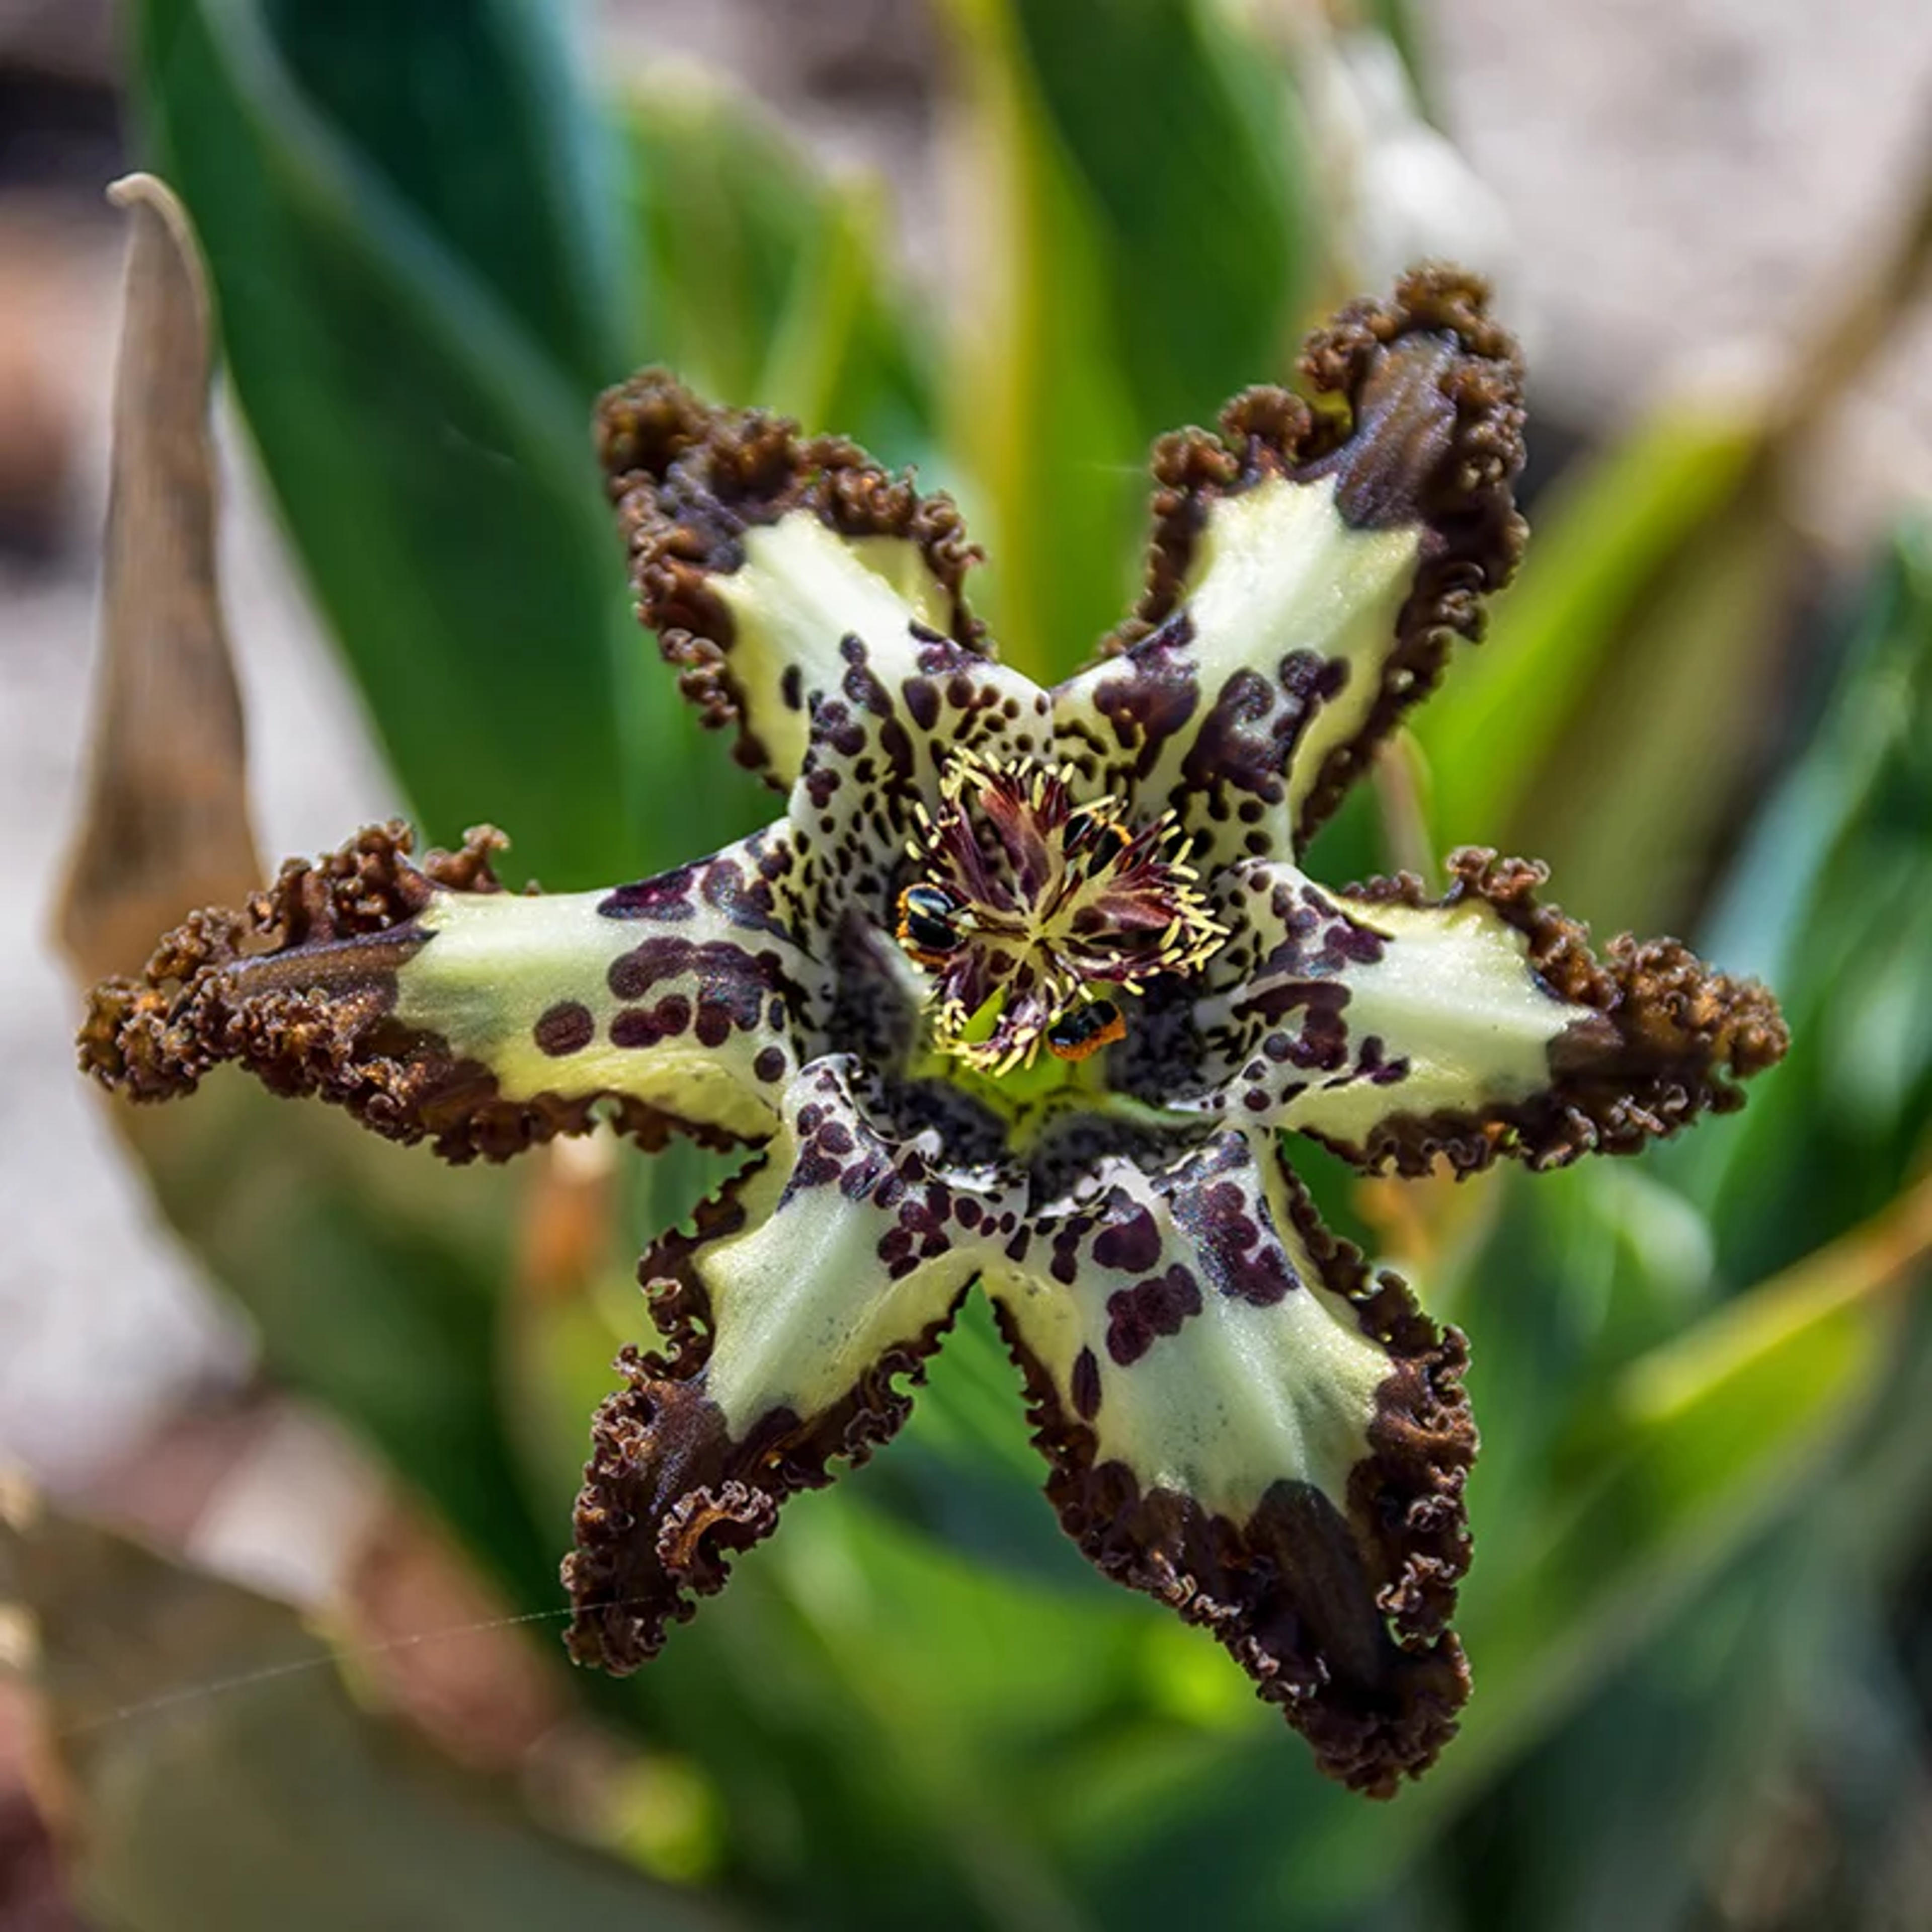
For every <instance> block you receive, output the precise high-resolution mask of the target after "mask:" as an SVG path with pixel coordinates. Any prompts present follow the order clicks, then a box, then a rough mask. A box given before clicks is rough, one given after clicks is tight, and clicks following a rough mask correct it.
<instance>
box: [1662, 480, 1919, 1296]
mask: <svg viewBox="0 0 1932 1932" xmlns="http://www.w3.org/2000/svg"><path fill="white" fill-rule="evenodd" d="M1928 745H1932V525H1928V524H1927V523H1926V522H1925V521H1924V520H1923V519H1922V518H1921V519H1918V520H1914V521H1913V522H1912V523H1909V525H1908V526H1906V528H1905V529H1903V530H1902V531H1901V532H1900V535H1899V536H1898V538H1897V540H1896V541H1894V544H1892V545H1891V547H1890V548H1889V550H1888V552H1887V553H1886V554H1885V556H1883V557H1882V559H1881V560H1880V562H1879V565H1878V567H1877V568H1876V570H1875V571H1873V574H1872V577H1871V580H1870V583H1869V585H1868V586H1867V589H1865V591H1864V594H1863V596H1862V598H1861V608H1860V610H1859V611H1858V619H1857V624H1856V629H1855V635H1854V637H1853V639H1852V645H1851V648H1850V649H1849V652H1848V654H1847V655H1846V661H1845V662H1844V664H1843V667H1842V668H1841V670H1840V671H1839V673H1838V676H1837V677H1836V679H1835V687H1834V688H1832V690H1831V691H1829V693H1828V694H1827V695H1826V698H1825V700H1824V702H1823V706H1821V707H1820V723H1819V727H1818V730H1817V734H1816V736H1815V737H1814V739H1813V741H1812V743H1811V746H1810V747H1809V748H1808V749H1807V751H1805V754H1804V755H1803V756H1802V757H1801V758H1800V759H1799V761H1798V762H1797V763H1796V764H1795V765H1794V766H1793V767H1792V769H1790V771H1789V772H1787V775H1785V778H1784V781H1783V783H1782V784H1781V786H1780V787H1779V788H1778V791H1777V793H1775V795H1774V796H1773V797H1772V800H1771V802H1770V803H1769V805H1768V806H1767V807H1766V810H1765V811H1764V812H1763V814H1762V816H1761V817H1760V820H1758V822H1757V824H1756V825H1755V826H1754V827H1753V829H1752V831H1751V834H1750V835H1749V837H1748V839H1747V840H1746V841H1745V847H1744V850H1743V853H1742V857H1741V859H1740V860H1739V864H1738V866H1737V868H1736V871H1735V872H1734V874H1733V877H1732V879H1731V880H1730V883H1729V884H1728V886H1727V888H1726V890H1725V892H1724V898H1723V900H1722V901H1721V905H1720V907H1719V909H1718V915H1717V917H1716V920H1715V931H1714V934H1713V937H1712V942H1711V944H1712V948H1713V950H1715V953H1716V954H1717V956H1718V957H1720V958H1721V959H1724V960H1725V961H1726V962H1727V964H1728V963H1735V964H1736V965H1737V966H1738V967H1739V968H1741V969H1742V970H1744V971H1751V972H1755V973H1757V974H1761V975H1762V976H1763V977H1764V978H1765V979H1766V980H1767V981H1768V982H1769V983H1770V984H1771V985H1772V986H1774V987H1775V988H1776V989H1777V990H1778V996H1779V998H1780V1000H1781V1002H1782V1003H1783V1005H1784V1010H1785V1014H1786V1017H1787V1019H1788V1020H1789V1021H1790V1026H1791V1034H1792V1046H1791V1052H1790V1056H1789V1058H1787V1061H1786V1062H1785V1064H1784V1065H1783V1066H1782V1067H1779V1068H1778V1070H1777V1072H1776V1073H1775V1075H1774V1076H1772V1079H1769V1080H1767V1081H1766V1082H1765V1084H1764V1091H1763V1093H1762V1094H1757V1095H1754V1097H1753V1099H1752V1104H1751V1106H1750V1107H1748V1109H1746V1110H1745V1114H1744V1115H1743V1117H1742V1118H1741V1119H1740V1120H1739V1121H1736V1122H1733V1123H1729V1124H1727V1127H1726V1130H1725V1131H1724V1133H1723V1134H1721V1135H1711V1136H1699V1137H1697V1139H1696V1140H1694V1141H1693V1142H1691V1143H1690V1144H1688V1145H1686V1146H1685V1147H1684V1148H1681V1149H1673V1150H1671V1151H1670V1163H1669V1164H1670V1168H1671V1169H1672V1171H1673V1172H1674V1173H1675V1174H1676V1175H1679V1177H1680V1178H1681V1179H1682V1184H1684V1185H1685V1186H1687V1187H1690V1188H1691V1189H1693V1190H1694V1191H1696V1192H1697V1193H1699V1194H1700V1196H1702V1197H1703V1198H1705V1199H1708V1200H1709V1202H1711V1203H1712V1210H1713V1214H1714V1218H1715V1224H1716V1226H1717V1229H1718V1235H1719V1239H1720V1242H1721V1247H1722V1250H1723V1252H1724V1257H1725V1265H1726V1268H1727V1272H1729V1273H1730V1274H1731V1275H1732V1276H1733V1278H1736V1277H1739V1276H1741V1275H1748V1274H1754V1273H1759V1272H1763V1271H1767V1270H1769V1269H1771V1268H1778V1267H1782V1266H1784V1265H1786V1264H1787V1263H1788V1262H1790V1261H1791V1260H1793V1259H1794V1258H1795V1257H1796V1256H1799V1255H1800V1254H1802V1253H1805V1252H1806V1251H1807V1250H1808V1249H1810V1248H1811V1247H1814V1246H1815V1245H1816V1244H1818V1243H1819V1242H1820V1241H1826V1240H1829V1239H1830V1238H1832V1237H1833V1236H1835V1235H1838V1234H1840V1233H1841V1232H1843V1231H1844V1230H1845V1229H1847V1228H1849V1227H1851V1226H1854V1225H1855V1224H1856V1223H1858V1222H1859V1221H1861V1220H1864V1218H1865V1217H1867V1216H1869V1215H1871V1214H1876V1213H1877V1212H1878V1211H1879V1210H1880V1209H1881V1208H1882V1206H1883V1205H1884V1204H1885V1202H1886V1201H1887V1200H1888V1199H1890V1198H1891V1196H1892V1195H1893V1194H1894V1193H1896V1192H1897V1190H1898V1189H1899V1188H1900V1187H1902V1186H1903V1185H1904V1184H1906V1182H1907V1181H1909V1178H1911V1177H1912V1175H1914V1174H1915V1172H1920V1171H1921V1170H1922V1169H1923V1167H1924V1163H1925V1162H1926V1160H1927V1158H1928V1157H1932V1136H1928V1130H1927V1122H1928V1121H1932V1004H1928V1003H1927V1000H1926V998H1925V993H1924V988H1925V962H1926V959H1927V957H1928V956H1932V844H1928V842H1927V835H1926V829H1927V826H1932V753H1928V750H1927V747H1928Z"/></svg>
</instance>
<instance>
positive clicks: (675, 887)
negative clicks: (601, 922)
mask: <svg viewBox="0 0 1932 1932" xmlns="http://www.w3.org/2000/svg"><path fill="white" fill-rule="evenodd" d="M696 873H697V867H696V866H695V865H680V866H679V868H677V870H676V871H674V872H662V873H660V874H658V877H655V878H654V879H640V880H638V881H637V883H636V884H635V885H630V886H619V887H618V888H617V889H616V891H614V892H607V893H606V894H605V895H604V897H603V898H601V899H600V900H598V902H597V911H598V916H599V917H600V918H603V919H689V918H691V916H693V915H694V913H696V911H697V907H696V906H695V905H694V904H693V903H692V902H691V888H692V886H693V884H694V880H695V875H696Z"/></svg>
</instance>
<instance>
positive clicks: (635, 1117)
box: [77, 820, 733, 1163]
mask: <svg viewBox="0 0 1932 1932" xmlns="http://www.w3.org/2000/svg"><path fill="white" fill-rule="evenodd" d="M411 844H412V838H411V834H410V829H409V827H408V826H407V825H405V824H404V823H402V822H401V820H392V821H391V822H390V823H388V824H387V825H375V826H368V827H366V828H365V829H364V830H363V831H362V832H359V833H358V834H357V835H356V837H355V838H352V839H350V841H348V843H347V844H345V845H344V846H343V847H341V850H338V851H336V852H334V853H330V854H329V855H328V856H326V857H325V858H323V859H320V860H318V861H317V862H314V863H311V862H309V861H308V860H307V859H290V860H288V861H287V862H286V863H285V864H284V865H283V867H282V869H281V875H280V876H279V877H278V878H277V879H276V880H275V883H274V884H273V885H272V886H269V888H268V889H266V891H263V892H257V893H256V894H255V895H254V897H253V898H251V899H250V901H248V904H247V905H246V906H245V907H244V908H242V910H240V911H239V912H237V911H231V910H226V909H224V908H222V907H208V908H207V909H205V910H202V911H199V912H196V913H192V914H190V916H189V917H188V918H187V919H186V920H185V921H184V922H183V923H182V924H181V925H180V926H177V927H176V928H175V930H174V931H173V932H170V933H169V934H168V935H166V937H165V938H163V940H162V941H161V942H160V945H159V946H158V947H156V949H155V950H154V955H153V956H152V957H151V959H149V960H148V963H147V965H146V966H145V968H144V969H143V970H142V974H141V975H140V977H139V978H138V979H128V978H125V977H116V978H114V979H110V980H103V981H102V982H101V984H100V985H99V986H96V987H95V989H94V991H93V992H92V994H90V995H89V999H88V1010H87V1017H86V1020H85V1022H83V1025H82V1027H81V1030H80V1036H79V1038H78V1040H77V1046H78V1047H79V1049H80V1066H81V1070H82V1071H83V1073H89V1074H92V1076H94V1078H95V1079H97V1080H98V1081H99V1082H101V1085H103V1086H104V1087H106V1088H110V1089H111V1090H112V1091H115V1092H117V1093H121V1094H125V1095H126V1096H127V1097H128V1098H129V1099H130V1100H140V1101H149V1100H172V1099H174V1098H175V1097H178V1096H180V1095H182V1094H192V1093H193V1091H194V1090H195V1088H196V1087H197V1086H199V1085H200V1082H201V1079H202V1076H203V1075H204V1074H205V1073H207V1072H208V1070H209V1069H210V1068H211V1067H214V1066H215V1065H216V1064H218V1063H220V1062H221V1061H234V1062H236V1064H239V1065H240V1066H242V1067H246V1068H247V1069H248V1070H249V1071H250V1072H251V1073H254V1075H255V1076H257V1078H258V1079H260V1081H261V1082H262V1083H263V1085H265V1086H266V1087H267V1088H269V1090H270V1091H272V1092H274V1093H276V1094H287V1095H299V1094H316V1095H319V1096H320V1097H321V1098H322V1099H323V1100H328V1101H330V1102H332V1103H335V1105H337V1106H342V1107H346V1108H347V1109H349V1111H350V1112H351V1113H353V1115H355V1116H356V1118H358V1119H359V1121H362V1124H364V1125H365V1127H372V1128H374V1130H375V1131H376V1132H377V1133H380V1134H383V1135H386V1136H388V1137H389V1139H392V1140H397V1141H402V1142H416V1141H420V1140H428V1141H429V1142H431V1143H432V1145H434V1148H435V1150H436V1151H437V1153H438V1154H440V1155H441V1156H442V1157H443V1159H444V1160H449V1161H452V1162H455V1163H463V1162H466V1161H469V1160H475V1158H476V1157H478V1155H481V1156H482V1157H484V1159H486V1160H508V1158H509V1157H511V1155H512V1154H520V1153H521V1152H522V1151H523V1150H524V1149H525V1148H529V1147H532V1146H534V1145H536V1144H538V1142H544V1141H547V1140H550V1139H553V1137H554V1136H556V1135H559V1134H576V1133H587V1132H588V1131H589V1130H590V1128H591V1127H592V1126H594V1125H595V1124H596V1120H597V1118H598V1114H597V1109H598V1102H599V1100H606V1101H607V1102H608V1103H610V1109H611V1110H612V1111H611V1118H612V1119H613V1124H614V1125H615V1126H616V1128H617V1130H618V1131H619V1132H620V1133H625V1134H628V1135H629V1136H631V1137H632V1138H633V1139H635V1140H637V1141H638V1142H640V1144H641V1145H643V1146H644V1147H646V1148H653V1149H654V1148H660V1147H662V1146H663V1145H664V1143H665V1142H667V1140H668V1139H670V1136H671V1134H672V1133H673V1132H674V1131H683V1132H686V1133H692V1134H694V1135H696V1136H697V1137H698V1138H700V1139H704V1140H706V1141H707V1142H714V1143H716V1144H719V1145H733V1143H731V1142H728V1141H720V1139H719V1137H718V1136H717V1135H716V1134H715V1131H714V1130H711V1129H709V1128H698V1127H694V1126H691V1125H690V1124H686V1123H684V1122H681V1121H676V1120H674V1119H673V1118H672V1117H671V1116H670V1115H665V1114H662V1113H660V1112H658V1111H657V1110H655V1109H652V1108H650V1107H647V1106H644V1105H643V1104H642V1103H640V1102H637V1101H635V1100H631V1099H628V1097H622V1096H597V1095H591V1096H586V1097H582V1098H565V1097H563V1096H562V1095H552V1094H544V1095H539V1096H538V1097H536V1098H535V1099H534V1100H528V1101H517V1100H505V1099H504V1098H503V1097H502V1095H501V1094H499V1093H498V1091H497V1088H496V1076H494V1075H493V1074H492V1073H490V1070H489V1069H488V1068H487V1067H484V1066H481V1064H478V1063H477V1062H475V1061H461V1060H458V1059H457V1058H455V1056H454V1055H452V1053H451V1052H450V1051H449V1048H448V1046H446V1043H443V1042H442V1041H440V1040H438V1039H437V1038H436V1037H434V1036H433V1035H431V1034H425V1033H422V1032H419V1031H411V1030H408V1029H405V1028H402V1027H401V1026H398V1025H395V1023H394V1022H392V1021H391V1020H390V1019H389V1015H390V1013H391V1010H392V1008H393V1007H394V1005H395V996H396V974H397V973H398V971H399V970H400V969H401V968H402V967H403V965H404V964H405V963H407V961H408V960H409V959H410V957H411V956H412V955H413V954H414V953H415V952H416V950H417V949H418V948H419V947H421V946H422V944H424V941H425V935H424V934H423V933H422V932H421V931H420V929H419V928H418V927H417V926H416V918H417V916H418V915H419V913H421V912H422V910H423V909H424V907H425V906H427V905H428V903H429V901H430V898H431V893H432V892H434V890H436V889H439V888H440V889H443V890H444V891H446V892H498V891H500V890H501V889H502V887H501V886H499V883H498V882H497V880H496V874H494V873H493V871H491V869H490V858H491V856H492V854H493V853H496V852H498V851H499V850H502V848H503V847H504V846H505V845H506V844H508V840H507V839H506V838H505V837H504V836H503V835H502V833H501V832H499V831H497V830H496V828H495V827H494V826H477V827H475V828H474V829H472V830H471V831H470V832H469V833H468V834H467V835H466V837H465V838H464V840H463V845H462V847H461V848H460V850H458V851H455V852H443V851H432V852H430V853H426V854H425V856H424V858H423V859H422V863H421V864H420V865H418V864H416V863H415V862H413V861H412V860H411V859H410V856H409V854H410V848H411Z"/></svg>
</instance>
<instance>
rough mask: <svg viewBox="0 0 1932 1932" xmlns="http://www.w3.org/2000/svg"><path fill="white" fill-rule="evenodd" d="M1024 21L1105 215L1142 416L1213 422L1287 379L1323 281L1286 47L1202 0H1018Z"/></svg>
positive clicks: (1110, 283) (1150, 427)
mask: <svg viewBox="0 0 1932 1932" xmlns="http://www.w3.org/2000/svg"><path fill="white" fill-rule="evenodd" d="M1013 20H1014V23H1015V26H1016V28H1017V30H1018V35H1019V52H1020V58H1022V61H1023V62H1024V63H1025V66H1026V68H1027V69H1028V71H1029V73H1030V75H1031V80H1032V83H1033V86H1034V89H1037V95H1038V98H1039V101H1040V108H1041V110H1042V112H1043V115H1044V117H1045V120H1046V131H1047V133H1048V135H1049V138H1050V139H1052V140H1053V141H1054V142H1055V143H1056V144H1057V145H1058V148H1059V149H1060V150H1061V152H1062V153H1063V154H1064V155H1065V157H1066V159H1067V163H1068V166H1069V169H1070V172H1071V173H1072V174H1073V176H1074V177H1075V178H1076V180H1077V181H1078V182H1079V184H1080V185H1081V187H1082V188H1083V189H1084V190H1085V193H1086V194H1087V196H1088V197H1089V199H1090V201H1091V205H1092V206H1093V207H1094V209H1095V210H1096V211H1097V214H1098V216H1099V226H1100V246H1101V251H1102V254H1103V261H1104V265H1105V270H1106V280H1107V288H1108V295H1109V308H1110V309H1111V311H1112V314H1113V315H1114V316H1115V318H1116V319H1117V320H1118V327H1119V330H1120V341H1121V357H1122V362H1123V365H1124V371H1125V374H1126V377H1127V383H1128V385H1129V387H1130V391H1131V393H1132V397H1133V410H1134V415H1135V419H1136V425H1137V426H1138V427H1139V429H1140V430H1141V431H1142V434H1145V435H1153V434H1157V433H1158V432H1159V431H1161V430H1163V429H1168V428H1176V427H1178V426H1179V425H1181V424H1182V423H1184V422H1201V421H1205V420H1211V419H1212V416H1213V413H1214V411H1215V410H1218V409H1219V408H1220V406H1221V404H1223V402H1224V401H1226V399H1227V398H1228V397H1229V395H1230V394H1231V393H1232V392H1233V391H1235V390H1236V389H1240V388H1242V387H1244V386H1246V385H1247V384H1248V383H1256V382H1262V381H1265V380H1271V379H1272V378H1274V377H1278V376H1279V375H1280V374H1281V373H1282V368H1283V361H1284V356H1285V353H1286V350H1288V348H1289V342H1288V340H1287V338H1288V337H1289V333H1290V332H1291V331H1292V329H1293V328H1294V327H1295V323H1297V321H1298V320H1299V311H1300V308H1301V300H1302V297H1303V295H1304V290H1305V288H1306V286H1307V275H1306V273H1305V270H1304V258H1305V256H1306V253H1307V242H1306V239H1305V236H1304V230H1305V229H1306V227H1307V223H1308V216H1307V212H1306V211H1304V208H1303V207H1302V205H1301V201H1300V199H1299V196H1298V188H1299V185H1300V184H1299V181H1298V161H1299V156H1298V154H1297V153H1296V151H1295V139H1296V129H1295V124H1294V121H1293V118H1292V107H1293V99H1292V95H1291V94H1290V92H1289V85H1288V80H1287V77H1286V74H1285V72H1284V71H1283V68H1282V65H1281V63H1280V59H1279V58H1278V57H1277V55H1276V53H1275V52H1274V49H1273V47H1272V46H1270V45H1269V44H1268V43H1267V42H1266V41H1265V40H1264V39H1262V37H1260V36H1259V34H1253V35H1250V34H1242V33H1239V32H1238V31H1236V29H1235V27H1234V26H1233V24H1232V20H1231V18H1230V17H1229V13H1228V11H1227V10H1226V9H1225V8H1223V7H1217V6H1214V5H1206V4H1202V0H1013ZM1155 103H1158V104H1159V106H1158V108H1157V109H1155V108H1154V107H1153V104H1155Z"/></svg>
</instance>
